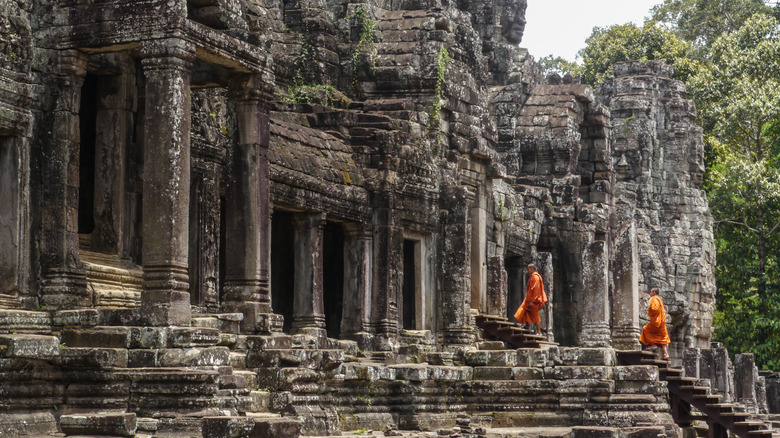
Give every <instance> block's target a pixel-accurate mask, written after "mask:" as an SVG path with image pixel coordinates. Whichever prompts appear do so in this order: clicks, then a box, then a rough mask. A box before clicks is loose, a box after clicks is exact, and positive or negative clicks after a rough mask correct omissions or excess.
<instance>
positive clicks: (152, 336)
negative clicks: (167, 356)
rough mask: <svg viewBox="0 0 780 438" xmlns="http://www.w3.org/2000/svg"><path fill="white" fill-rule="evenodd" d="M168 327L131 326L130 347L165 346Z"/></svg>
mask: <svg viewBox="0 0 780 438" xmlns="http://www.w3.org/2000/svg"><path fill="white" fill-rule="evenodd" d="M166 330H167V329H166V328H160V327H130V339H129V348H138V349H140V348H164V347H165V346H166V342H165V341H166Z"/></svg>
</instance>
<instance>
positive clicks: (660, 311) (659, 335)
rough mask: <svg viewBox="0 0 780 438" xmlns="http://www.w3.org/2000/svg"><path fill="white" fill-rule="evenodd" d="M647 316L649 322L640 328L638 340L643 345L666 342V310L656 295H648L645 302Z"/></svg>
mask: <svg viewBox="0 0 780 438" xmlns="http://www.w3.org/2000/svg"><path fill="white" fill-rule="evenodd" d="M647 316H649V317H650V322H648V323H647V324H645V326H644V327H643V328H642V335H640V336H639V342H641V343H643V344H645V345H653V344H668V343H669V342H671V341H670V340H669V333H667V332H666V311H665V310H664V302H663V301H661V297H659V296H658V295H655V296H652V297H650V302H649V303H647Z"/></svg>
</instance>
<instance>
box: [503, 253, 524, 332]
mask: <svg viewBox="0 0 780 438" xmlns="http://www.w3.org/2000/svg"><path fill="white" fill-rule="evenodd" d="M504 266H505V267H506V274H507V283H508V284H507V286H508V287H507V297H506V314H507V315H506V316H507V318H509V320H510V321H512V322H514V321H515V312H517V309H518V308H519V307H520V304H523V299H524V298H525V293H524V292H523V291H524V290H525V281H524V280H525V277H526V275H525V274H526V272H527V269H526V264H525V263H523V259H522V258H521V257H519V256H508V257H506V258H505V259H504Z"/></svg>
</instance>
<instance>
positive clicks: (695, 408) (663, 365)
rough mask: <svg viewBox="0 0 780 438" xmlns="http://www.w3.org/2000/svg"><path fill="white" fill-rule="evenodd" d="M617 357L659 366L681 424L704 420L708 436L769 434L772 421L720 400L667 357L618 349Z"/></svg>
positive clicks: (620, 360) (640, 363) (755, 435)
mask: <svg viewBox="0 0 780 438" xmlns="http://www.w3.org/2000/svg"><path fill="white" fill-rule="evenodd" d="M617 357H618V361H619V362H620V363H621V364H623V365H652V366H656V367H658V371H659V378H660V379H661V380H664V381H666V382H667V388H668V390H669V397H670V405H671V410H672V416H673V417H674V420H675V422H676V423H677V424H679V425H680V426H682V427H688V426H691V425H692V423H693V422H694V421H704V422H706V423H707V426H708V429H709V437H710V438H727V437H728V436H729V432H731V433H732V434H733V435H735V436H738V437H741V438H748V437H772V436H773V434H774V433H775V431H774V430H772V428H771V425H770V424H767V423H765V422H763V421H756V420H751V419H750V417H751V414H748V413H743V412H740V408H741V405H740V404H738V403H721V402H720V399H721V398H722V396H721V395H718V394H716V393H715V392H716V391H715V390H714V389H712V388H711V387H709V386H703V385H700V384H699V380H698V379H696V378H694V377H685V376H684V375H683V374H684V371H683V370H682V369H681V368H672V367H671V366H670V363H669V361H668V360H659V359H657V358H656V355H655V353H653V352H650V351H639V350H632V351H618V352H617Z"/></svg>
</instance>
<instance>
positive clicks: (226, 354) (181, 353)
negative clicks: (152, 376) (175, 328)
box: [158, 347, 230, 367]
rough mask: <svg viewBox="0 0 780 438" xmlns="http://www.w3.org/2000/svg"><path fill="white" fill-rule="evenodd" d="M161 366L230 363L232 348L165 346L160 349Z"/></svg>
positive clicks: (159, 360) (159, 361)
mask: <svg viewBox="0 0 780 438" xmlns="http://www.w3.org/2000/svg"><path fill="white" fill-rule="evenodd" d="M158 354H159V359H158V363H159V366H163V367H192V366H220V365H229V364H230V349H229V348H227V347H208V348H165V349H160V350H159V353H158Z"/></svg>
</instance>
